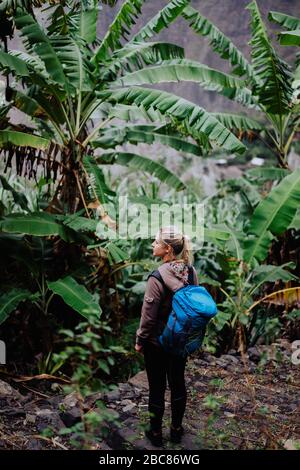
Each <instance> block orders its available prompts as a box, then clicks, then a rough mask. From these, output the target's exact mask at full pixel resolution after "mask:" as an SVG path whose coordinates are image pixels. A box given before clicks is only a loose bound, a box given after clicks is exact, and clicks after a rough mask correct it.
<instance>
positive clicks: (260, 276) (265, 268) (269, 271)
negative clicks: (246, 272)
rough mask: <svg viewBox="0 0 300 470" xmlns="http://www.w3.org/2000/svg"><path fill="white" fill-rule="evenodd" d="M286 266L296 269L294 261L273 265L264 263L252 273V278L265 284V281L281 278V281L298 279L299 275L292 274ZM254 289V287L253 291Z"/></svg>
mask: <svg viewBox="0 0 300 470" xmlns="http://www.w3.org/2000/svg"><path fill="white" fill-rule="evenodd" d="M285 268H291V269H295V264H294V263H292V262H289V263H285V264H283V265H282V266H273V265H269V264H262V265H260V266H258V267H257V268H255V269H254V270H253V273H252V280H253V281H254V282H255V283H259V285H261V284H264V283H265V282H275V281H278V280H279V279H280V280H281V281H285V282H287V281H297V280H298V279H299V277H298V276H296V275H295V274H292V273H291V272H290V271H287V270H286V269H285ZM257 287H258V286H257V285H256V286H255V290H256V289H257ZM253 291H254V289H252V292H253Z"/></svg>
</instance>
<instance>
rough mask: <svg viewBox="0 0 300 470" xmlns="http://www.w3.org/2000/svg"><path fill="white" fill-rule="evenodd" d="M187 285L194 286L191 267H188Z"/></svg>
mask: <svg viewBox="0 0 300 470" xmlns="http://www.w3.org/2000/svg"><path fill="white" fill-rule="evenodd" d="M188 283H189V285H190V286H192V285H194V272H193V266H192V265H191V266H189V276H188Z"/></svg>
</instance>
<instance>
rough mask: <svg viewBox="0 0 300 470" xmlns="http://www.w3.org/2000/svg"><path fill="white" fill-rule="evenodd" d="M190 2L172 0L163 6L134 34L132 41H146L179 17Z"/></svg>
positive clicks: (187, 0)
mask: <svg viewBox="0 0 300 470" xmlns="http://www.w3.org/2000/svg"><path fill="white" fill-rule="evenodd" d="M189 3H190V0H171V1H169V2H168V3H167V5H166V6H165V7H163V8H162V9H161V10H160V11H159V12H158V13H157V14H156V15H155V16H154V17H153V18H152V19H151V20H150V21H148V23H147V24H146V25H145V26H143V27H142V28H141V29H140V30H139V32H138V33H137V34H135V35H134V36H133V38H132V39H131V42H136V41H145V40H146V39H150V38H152V37H153V36H154V34H157V33H159V32H160V31H161V30H162V29H164V28H167V27H168V26H169V25H170V24H171V23H173V21H175V20H176V18H178V16H179V15H180V13H181V12H182V11H183V9H184V8H185V7H186V6H187V5H188V4H189Z"/></svg>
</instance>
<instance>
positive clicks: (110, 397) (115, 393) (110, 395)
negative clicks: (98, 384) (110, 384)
mask: <svg viewBox="0 0 300 470" xmlns="http://www.w3.org/2000/svg"><path fill="white" fill-rule="evenodd" d="M120 396H121V393H120V390H119V389H118V388H116V389H115V390H111V391H110V392H106V393H105V395H104V397H105V399H106V400H107V401H108V402H110V401H117V400H119V398H120Z"/></svg>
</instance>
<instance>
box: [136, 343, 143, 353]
mask: <svg viewBox="0 0 300 470" xmlns="http://www.w3.org/2000/svg"><path fill="white" fill-rule="evenodd" d="M134 349H135V350H136V351H137V352H139V353H142V352H143V346H141V345H140V344H136V345H135V347H134Z"/></svg>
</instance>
